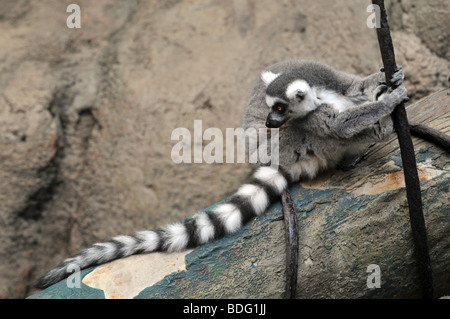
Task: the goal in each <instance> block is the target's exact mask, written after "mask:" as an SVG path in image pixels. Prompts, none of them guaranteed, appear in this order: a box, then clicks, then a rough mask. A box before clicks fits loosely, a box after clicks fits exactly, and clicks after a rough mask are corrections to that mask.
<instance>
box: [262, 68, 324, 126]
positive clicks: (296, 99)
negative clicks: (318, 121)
mask: <svg viewBox="0 0 450 319" xmlns="http://www.w3.org/2000/svg"><path fill="white" fill-rule="evenodd" d="M261 79H262V81H263V82H264V83H265V84H266V104H267V106H268V107H269V108H270V113H269V115H268V116H267V120H266V126H267V127H269V128H277V127H280V126H281V125H283V124H284V123H286V122H287V121H288V120H290V119H294V118H301V117H304V116H305V115H306V114H308V113H309V112H311V111H313V110H315V109H316V108H317V106H318V105H319V104H320V103H319V102H318V100H317V97H316V92H315V90H314V88H312V87H311V86H309V84H308V83H307V82H306V81H305V80H302V79H300V78H298V76H295V75H294V74H290V73H281V74H275V73H273V72H271V71H264V72H262V73H261Z"/></svg>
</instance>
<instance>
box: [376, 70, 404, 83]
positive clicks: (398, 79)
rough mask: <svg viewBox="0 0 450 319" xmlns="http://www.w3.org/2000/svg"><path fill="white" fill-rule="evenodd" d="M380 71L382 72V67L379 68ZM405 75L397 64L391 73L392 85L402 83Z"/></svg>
mask: <svg viewBox="0 0 450 319" xmlns="http://www.w3.org/2000/svg"><path fill="white" fill-rule="evenodd" d="M380 72H384V67H381V68H380ZM404 78H405V75H404V74H403V68H402V67H401V66H398V65H397V68H396V70H395V73H394V74H393V75H392V78H391V83H392V86H393V87H397V86H399V85H400V84H402V83H403V79H404Z"/></svg>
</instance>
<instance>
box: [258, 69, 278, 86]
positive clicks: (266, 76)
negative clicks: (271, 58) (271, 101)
mask: <svg viewBox="0 0 450 319" xmlns="http://www.w3.org/2000/svg"><path fill="white" fill-rule="evenodd" d="M280 75H281V73H278V74H276V73H273V72H271V71H263V72H262V73H261V80H262V81H263V82H264V84H266V86H269V84H270V83H272V82H273V80H275V79H276V78H277V77H279V76H280Z"/></svg>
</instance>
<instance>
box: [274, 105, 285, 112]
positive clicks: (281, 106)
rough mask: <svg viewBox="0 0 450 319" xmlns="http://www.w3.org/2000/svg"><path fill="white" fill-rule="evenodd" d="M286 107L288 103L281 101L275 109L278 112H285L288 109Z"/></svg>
mask: <svg viewBox="0 0 450 319" xmlns="http://www.w3.org/2000/svg"><path fill="white" fill-rule="evenodd" d="M286 107H287V106H286V105H284V104H281V103H279V104H276V105H275V107H274V109H275V111H277V112H278V113H284V112H285V111H286Z"/></svg>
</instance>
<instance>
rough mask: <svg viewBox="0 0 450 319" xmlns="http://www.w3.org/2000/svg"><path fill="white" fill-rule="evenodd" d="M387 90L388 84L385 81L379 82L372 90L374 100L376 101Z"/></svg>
mask: <svg viewBox="0 0 450 319" xmlns="http://www.w3.org/2000/svg"><path fill="white" fill-rule="evenodd" d="M387 90H388V86H387V84H386V82H379V85H378V86H377V88H376V89H375V91H374V92H373V99H374V101H378V100H379V99H380V97H381V96H382V95H383V94H385V93H386V92H387Z"/></svg>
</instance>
